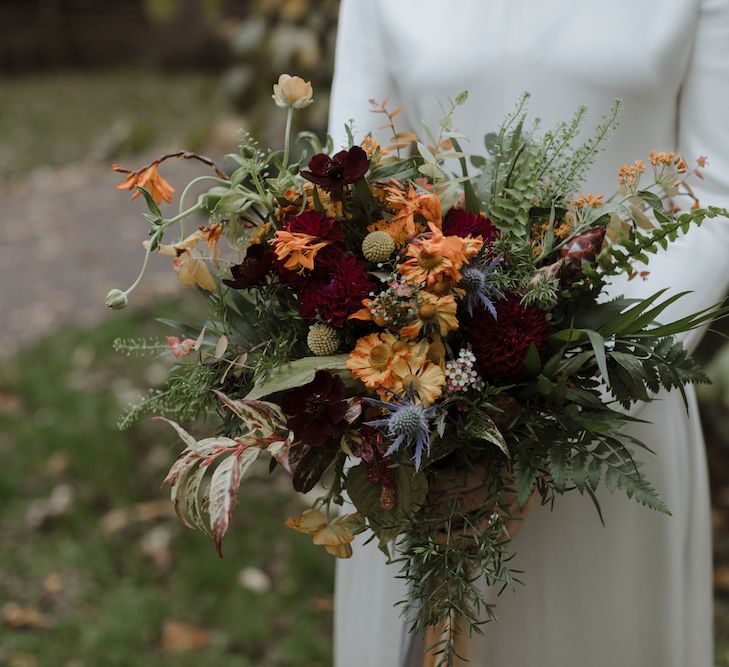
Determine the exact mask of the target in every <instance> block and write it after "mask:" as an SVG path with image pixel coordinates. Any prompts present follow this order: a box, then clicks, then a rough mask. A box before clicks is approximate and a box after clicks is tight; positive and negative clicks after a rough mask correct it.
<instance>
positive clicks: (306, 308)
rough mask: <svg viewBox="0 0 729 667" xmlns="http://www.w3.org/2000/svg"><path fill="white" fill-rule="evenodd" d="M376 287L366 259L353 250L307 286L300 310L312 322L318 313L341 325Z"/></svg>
mask: <svg viewBox="0 0 729 667" xmlns="http://www.w3.org/2000/svg"><path fill="white" fill-rule="evenodd" d="M374 289H375V283H374V280H373V279H372V277H371V276H370V274H369V273H367V271H366V269H365V264H364V262H363V261H362V260H361V259H359V258H357V257H355V256H354V255H352V254H351V253H349V254H346V255H344V256H342V257H340V258H339V259H338V260H335V261H334V262H332V265H331V270H330V273H329V274H328V275H327V276H326V277H324V278H323V279H321V280H311V281H310V282H309V283H308V284H305V285H304V286H303V289H302V290H301V292H300V294H299V312H300V313H301V315H302V317H305V318H306V319H307V320H309V321H310V322H313V321H314V320H315V319H316V317H317V315H318V316H319V317H321V318H322V319H323V320H324V321H325V322H328V323H329V324H331V325H332V326H333V327H341V326H342V325H343V324H344V323H345V322H346V321H347V318H348V317H349V316H350V315H351V314H352V313H354V312H355V311H357V310H359V309H360V308H361V307H362V300H363V299H364V298H366V297H367V296H369V294H370V292H372V291H373V290H374Z"/></svg>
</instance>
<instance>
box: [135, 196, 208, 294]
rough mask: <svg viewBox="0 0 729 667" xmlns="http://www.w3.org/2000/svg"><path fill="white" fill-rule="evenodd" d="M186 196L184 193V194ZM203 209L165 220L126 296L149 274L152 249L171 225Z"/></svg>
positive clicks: (197, 207) (192, 208)
mask: <svg viewBox="0 0 729 667" xmlns="http://www.w3.org/2000/svg"><path fill="white" fill-rule="evenodd" d="M183 194H184V193H183ZM201 207H202V204H199V203H198V204H195V206H191V207H190V208H188V209H187V210H186V211H182V212H181V213H179V214H178V215H176V216H175V217H174V218H169V219H163V220H162V223H161V224H160V225H159V227H157V230H156V231H155V233H154V234H153V235H152V238H151V239H150V241H149V243H148V244H147V249H146V251H145V253H144V261H143V262H142V268H141V269H140V271H139V275H138V276H137V279H136V280H135V281H134V282H133V283H132V284H131V285H130V286H129V287H127V289H126V290H124V295H125V296H127V297H128V296H129V295H130V294H131V293H132V292H133V291H134V290H135V289H137V287H138V286H139V283H141V282H142V278H144V274H145V273H147V266H148V264H149V256H150V255H151V254H152V248H153V247H155V246H156V245H157V244H158V243H159V242H160V241H161V240H162V237H163V236H164V233H165V231H167V228H168V227H170V226H171V225H174V224H175V223H176V222H179V221H181V220H183V219H184V218H186V217H187V216H188V215H190V214H191V213H194V212H195V211H197V210H198V209H200V208H201Z"/></svg>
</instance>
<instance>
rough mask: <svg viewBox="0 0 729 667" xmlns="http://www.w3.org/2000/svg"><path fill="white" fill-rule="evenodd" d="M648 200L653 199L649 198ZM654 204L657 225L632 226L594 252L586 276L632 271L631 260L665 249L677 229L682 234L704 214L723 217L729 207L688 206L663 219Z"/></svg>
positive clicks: (676, 235) (643, 258)
mask: <svg viewBox="0 0 729 667" xmlns="http://www.w3.org/2000/svg"><path fill="white" fill-rule="evenodd" d="M649 201H651V202H653V203H654V204H655V202H654V201H653V200H652V199H650V200H649ZM659 204H660V202H659V203H658V204H655V206H654V208H653V211H654V214H656V215H657V216H658V217H660V218H662V219H664V221H663V222H662V223H661V224H660V225H659V226H657V227H654V228H653V229H650V230H648V231H639V230H637V229H635V230H633V232H632V234H631V236H630V237H629V238H626V239H623V240H622V241H621V242H620V244H614V245H608V246H606V247H605V248H603V250H602V251H601V252H600V254H599V255H598V256H597V260H596V262H595V263H596V266H595V267H592V266H586V267H584V268H583V272H584V273H585V275H586V276H588V277H590V278H594V277H602V276H614V275H617V274H619V273H628V274H630V273H633V272H634V271H635V269H634V267H633V262H635V261H638V262H641V263H643V264H647V263H648V262H649V257H648V255H650V254H656V253H657V252H658V250H659V249H660V248H663V249H664V250H666V249H667V248H668V244H669V243H670V242H673V241H675V240H676V239H677V238H678V235H679V232H683V233H684V234H685V233H686V232H688V230H689V229H690V228H691V227H692V226H694V225H695V226H697V227H699V226H701V224H702V223H703V222H704V220H706V219H707V218H715V217H717V216H722V217H727V216H729V211H727V210H726V209H722V208H718V207H715V206H709V207H707V208H705V209H692V210H691V211H688V212H686V213H681V214H680V215H678V216H676V217H675V218H670V217H668V218H667V219H666V217H665V216H667V214H666V213H665V210H664V209H663V207H662V206H660V205H659Z"/></svg>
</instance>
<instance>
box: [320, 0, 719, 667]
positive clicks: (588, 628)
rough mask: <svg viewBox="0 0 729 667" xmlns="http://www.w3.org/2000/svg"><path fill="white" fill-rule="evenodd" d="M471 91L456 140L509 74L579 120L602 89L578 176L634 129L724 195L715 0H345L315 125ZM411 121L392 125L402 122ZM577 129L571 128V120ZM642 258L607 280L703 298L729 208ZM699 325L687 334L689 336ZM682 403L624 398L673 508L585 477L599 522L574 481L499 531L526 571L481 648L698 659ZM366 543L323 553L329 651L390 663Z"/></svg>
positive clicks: (388, 594)
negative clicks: (635, 406) (616, 110)
mask: <svg viewBox="0 0 729 667" xmlns="http://www.w3.org/2000/svg"><path fill="white" fill-rule="evenodd" d="M464 89H467V90H468V91H469V99H468V102H467V104H466V106H465V107H464V108H462V109H461V110H460V111H459V114H458V116H457V118H456V120H455V125H456V128H457V129H458V130H459V131H461V132H463V133H464V134H465V135H466V136H467V137H468V138H469V139H470V145H467V146H465V147H464V148H465V150H467V151H469V150H470V151H472V152H475V153H483V152H484V150H483V135H484V134H485V133H486V132H488V131H493V130H494V129H496V127H497V125H498V124H499V123H500V122H501V120H502V119H503V117H504V115H505V114H506V113H507V112H509V111H511V110H513V108H514V106H515V102H516V100H517V99H518V98H519V96H520V94H521V93H522V92H523V91H524V90H528V91H530V92H531V93H532V98H531V102H530V105H529V111H530V115H531V117H534V116H539V117H540V118H541V119H542V127H549V126H550V125H552V124H553V123H555V122H557V121H559V120H567V119H569V118H570V117H571V115H572V113H573V112H574V110H575V109H576V107H577V106H578V105H581V104H585V105H587V106H588V107H589V111H590V114H589V118H590V121H589V122H588V123H587V125H588V126H589V125H591V124H592V123H593V121H596V120H599V118H600V116H601V115H602V114H603V113H605V112H607V111H608V109H609V107H610V105H611V103H612V102H613V100H614V98H616V97H620V98H622V99H623V101H624V110H623V112H622V116H621V123H620V126H619V128H618V130H617V131H616V132H615V134H614V136H613V137H612V139H611V140H610V141H609V143H608V145H607V147H606V150H605V151H604V153H603V154H602V155H601V156H600V157H599V158H598V161H597V164H596V167H595V169H594V170H593V171H592V173H591V176H590V178H589V181H588V183H587V184H586V186H585V191H591V192H593V193H604V194H606V195H607V194H610V193H612V192H613V191H614V189H615V187H616V175H617V169H618V166H619V164H620V163H621V162H632V161H633V159H635V158H640V159H643V160H645V161H646V163H647V157H648V152H649V150H650V149H651V148H655V149H656V150H670V149H673V150H678V151H679V152H680V153H682V154H683V155H684V156H685V157H686V159H687V161H689V163H690V164H693V160H694V159H695V158H696V157H698V156H699V155H707V156H708V157H709V163H708V166H707V168H706V169H705V170H704V172H705V179H704V180H703V181H700V180H698V179H694V181H693V186H694V188H695V191H696V193H697V195H698V197H699V199H700V200H701V203H702V204H714V205H721V206H729V0H705V1H701V0H611V1H609V2H604V1H602V2H598V1H597V0H582V1H581V2H568V1H567V0H450V1H449V2H443V1H441V0H388V1H387V2H386V1H385V0H367V1H365V0H344V1H343V2H342V8H341V15H340V25H339V35H338V42H337V56H336V70H335V77H334V85H333V90H332V104H331V113H330V131H331V133H332V134H333V136H334V138H335V145H342V144H344V143H345V133H344V124H345V122H347V121H348V120H349V119H353V120H354V123H355V132H356V134H357V135H359V136H362V135H364V134H365V133H366V132H367V131H370V130H372V131H374V133H375V135H376V136H380V137H382V136H383V133H382V132H378V131H377V130H376V128H377V126H378V125H380V124H381V122H380V121H381V120H382V116H379V115H374V114H372V113H370V112H369V111H368V108H369V107H368V100H369V99H370V98H375V99H377V100H380V101H381V100H383V99H384V98H389V100H390V104H391V108H395V107H396V106H398V105H400V104H404V105H405V111H404V112H403V114H402V115H401V116H400V120H401V123H402V127H401V129H403V130H405V129H413V130H417V129H418V128H419V127H420V121H421V120H423V121H425V122H427V123H428V124H430V126H431V127H432V126H435V124H436V121H437V119H438V118H439V117H440V115H441V114H440V110H439V107H438V104H437V100H438V98H440V99H441V100H445V99H446V98H447V97H449V96H450V97H453V96H454V95H455V94H456V93H458V92H459V91H461V90H464ZM408 126H409V127H408ZM588 129H589V128H588ZM648 269H649V271H650V275H649V276H648V277H647V279H646V280H645V281H641V280H639V279H637V280H635V281H632V282H630V283H625V284H621V285H617V286H615V287H614V292H615V293H621V292H624V293H626V294H627V295H629V296H647V295H649V294H652V293H654V292H656V291H658V290H659V289H661V288H663V287H668V288H670V289H671V290H672V292H674V293H675V292H677V291H679V290H693V294H691V295H689V296H688V297H686V298H684V299H682V300H681V301H680V302H679V303H678V304H677V305H676V306H675V307H674V308H673V309H672V310H671V312H670V313H666V314H665V315H664V318H663V319H664V321H667V319H668V318H669V317H671V316H677V315H681V314H682V313H687V312H689V311H693V310H698V309H700V308H703V307H705V306H708V305H710V304H713V303H715V302H717V301H719V300H721V298H722V296H723V295H724V293H725V290H726V288H727V283H728V282H729V223H727V222H726V221H723V220H721V221H720V220H717V219H715V220H709V221H707V222H706V223H705V224H704V226H703V227H701V228H700V229H695V230H693V231H691V232H690V234H689V235H688V236H687V237H684V238H683V239H682V240H681V242H680V243H676V244H674V245H673V246H672V247H671V249H670V252H668V253H662V254H660V255H659V256H656V257H655V258H654V259H652V260H651V263H650V266H649V267H648ZM699 337H700V332H694V333H693V334H691V335H690V336H689V337H688V342H689V345H690V346H691V347H694V346H695V344H696V343H697V342H698V339H699ZM688 397H689V410H688V414H687V413H686V410H685V409H684V407H683V404H682V401H681V398H680V395H679V394H678V393H677V392H673V393H671V394H668V395H663V396H661V400H659V401H657V402H655V403H652V404H650V405H649V406H647V407H645V409H643V410H642V412H640V416H641V417H642V418H644V419H646V420H649V421H650V422H652V423H651V424H650V425H640V426H637V427H634V428H631V431H630V432H631V433H633V434H634V435H636V436H637V437H638V438H640V439H642V440H643V441H645V442H646V443H647V444H648V445H649V446H650V447H651V448H652V449H654V450H655V451H656V452H657V456H656V457H650V455H644V458H647V459H648V462H647V464H646V468H645V469H646V471H647V474H648V476H649V477H650V479H651V480H652V482H653V483H654V485H655V486H656V487H657V488H658V489H659V490H660V491H661V493H662V494H663V497H664V499H665V501H666V502H667V504H668V506H669V507H670V508H671V510H672V512H673V516H671V517H667V516H663V515H661V514H658V513H656V512H652V511H650V510H647V509H645V508H643V507H641V506H639V505H637V504H636V503H634V502H632V501H630V500H628V499H627V498H626V497H625V496H624V495H621V494H620V493H619V492H618V493H616V495H614V496H611V495H610V494H608V493H606V492H602V493H600V494H599V497H600V501H601V505H602V508H603V513H604V517H605V522H606V526H605V527H603V526H602V525H601V524H600V522H599V520H598V517H597V515H596V513H595V510H594V507H593V506H592V503H591V502H590V500H589V499H588V498H587V497H583V496H580V495H579V494H577V493H571V494H567V495H566V496H564V497H562V498H559V499H558V502H557V504H556V507H555V510H554V512H550V511H549V509H547V508H538V509H535V510H534V511H533V512H532V513H531V514H530V516H529V517H528V519H527V521H526V522H525V523H524V525H523V526H522V528H521V531H520V532H519V534H518V535H517V537H516V538H515V540H514V541H513V549H514V550H515V551H516V552H517V554H518V555H517V557H516V559H515V562H514V566H515V567H517V568H520V569H523V570H524V575H523V577H522V579H523V581H524V583H525V586H523V587H519V588H518V589H517V590H516V592H511V591H506V592H504V594H503V595H501V597H500V598H499V599H498V605H499V606H498V610H497V613H498V616H499V622H498V623H494V624H490V625H487V626H486V627H485V631H486V637H485V639H482V638H475V639H474V640H473V642H472V648H471V664H473V665H477V666H483V667H557V666H559V667H709V666H710V665H711V664H712V658H713V656H712V603H711V600H712V591H711V548H710V547H711V545H710V521H709V499H708V481H707V474H706V462H705V457H704V443H703V438H702V434H701V429H700V425H699V418H698V414H697V408H696V400H695V396H694V392H693V391H691V390H689V391H688ZM396 574H397V571H396V568H395V567H393V566H388V565H386V563H385V559H384V557H383V556H382V554H381V553H380V552H379V551H378V550H377V548H376V547H375V546H374V543H370V544H369V545H367V546H363V545H362V543H361V541H359V542H358V543H356V544H355V549H354V556H353V557H352V558H351V559H350V560H348V561H339V562H338V568H337V579H336V602H335V664H336V665H337V667H370V666H372V667H374V666H375V665H377V666H381V665H384V666H387V667H396V666H397V665H399V664H401V661H402V655H403V650H404V647H405V646H406V632H405V629H404V624H403V622H402V620H401V619H400V617H399V611H398V610H397V609H395V608H393V604H394V603H395V602H397V601H398V600H399V599H401V598H402V597H403V596H404V595H405V593H406V591H405V590H404V588H403V584H402V582H401V581H400V580H398V579H396V578H395V575H396Z"/></svg>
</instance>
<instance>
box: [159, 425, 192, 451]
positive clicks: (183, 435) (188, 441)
mask: <svg viewBox="0 0 729 667" xmlns="http://www.w3.org/2000/svg"><path fill="white" fill-rule="evenodd" d="M152 419H154V420H155V421H159V422H165V424H169V425H170V426H171V427H172V428H173V429H175V431H177V435H179V436H180V440H182V442H184V443H185V445H186V446H187V447H189V448H190V449H194V448H195V438H193V437H192V436H191V435H190V434H189V433H188V432H187V431H186V430H185V429H184V428H182V426H180V425H179V424H178V423H177V422H174V421H172V420H171V419H167V418H166V417H152Z"/></svg>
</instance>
